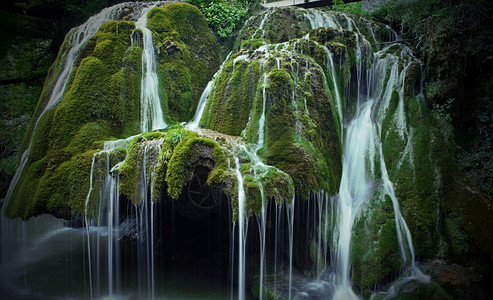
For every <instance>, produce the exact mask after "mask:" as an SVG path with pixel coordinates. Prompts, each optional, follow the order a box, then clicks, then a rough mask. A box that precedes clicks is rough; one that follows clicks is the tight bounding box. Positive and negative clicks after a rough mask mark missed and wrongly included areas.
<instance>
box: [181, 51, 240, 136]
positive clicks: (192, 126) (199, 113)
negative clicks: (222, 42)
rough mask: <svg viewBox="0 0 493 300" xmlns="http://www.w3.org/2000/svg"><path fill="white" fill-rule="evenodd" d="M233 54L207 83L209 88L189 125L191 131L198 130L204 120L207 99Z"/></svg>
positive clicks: (227, 57) (201, 98) (206, 89)
mask: <svg viewBox="0 0 493 300" xmlns="http://www.w3.org/2000/svg"><path fill="white" fill-rule="evenodd" d="M231 53H233V52H229V54H228V55H227V56H226V59H225V60H224V61H223V63H222V64H221V66H220V67H219V69H218V70H217V72H216V73H215V74H214V76H212V79H211V80H210V81H209V82H208V83H207V86H206V87H205V89H204V91H203V92H202V95H201V96H200V100H199V103H198V104H197V109H196V111H195V115H194V117H193V120H192V122H191V123H190V124H188V128H189V129H192V130H193V129H197V128H198V127H199V124H200V119H202V115H203V114H204V109H205V104H206V102H207V99H208V97H209V94H210V93H211V91H212V90H213V89H214V85H215V82H216V78H217V77H218V76H219V74H221V72H222V70H223V67H224V64H225V63H226V62H227V61H228V60H229V57H230V56H231Z"/></svg>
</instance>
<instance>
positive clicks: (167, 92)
mask: <svg viewBox="0 0 493 300" xmlns="http://www.w3.org/2000/svg"><path fill="white" fill-rule="evenodd" d="M147 24H148V25H147V26H148V28H149V29H150V30H151V31H152V32H153V36H154V43H155V45H156V50H157V56H158V64H159V66H158V69H159V77H160V85H161V86H162V87H163V92H162V93H161V95H160V96H161V99H166V101H165V102H166V103H167V115H168V116H169V118H170V119H171V120H173V121H175V122H183V121H190V120H191V119H192V118H193V116H194V113H195V109H196V107H197V103H198V101H199V99H200V95H201V93H202V91H203V90H204V88H205V86H206V85H207V82H208V81H209V80H210V79H211V78H212V75H214V73H215V72H216V70H217V69H218V67H219V64H220V62H221V53H220V51H219V43H218V42H217V41H216V37H215V36H214V34H213V33H212V32H211V30H210V29H209V27H208V25H207V21H206V19H205V18H204V16H203V15H202V14H201V12H200V11H199V10H198V9H197V8H196V7H195V6H193V5H190V4H187V3H170V4H167V5H165V6H163V7H158V8H154V9H152V10H151V11H150V12H149V14H148V23H147ZM162 102H163V101H162Z"/></svg>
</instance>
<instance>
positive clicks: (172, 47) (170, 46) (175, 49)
mask: <svg viewBox="0 0 493 300" xmlns="http://www.w3.org/2000/svg"><path fill="white" fill-rule="evenodd" d="M164 49H165V50H166V52H167V53H168V55H173V54H175V53H181V49H180V47H179V46H178V45H177V44H175V42H173V40H166V41H165V42H164Z"/></svg>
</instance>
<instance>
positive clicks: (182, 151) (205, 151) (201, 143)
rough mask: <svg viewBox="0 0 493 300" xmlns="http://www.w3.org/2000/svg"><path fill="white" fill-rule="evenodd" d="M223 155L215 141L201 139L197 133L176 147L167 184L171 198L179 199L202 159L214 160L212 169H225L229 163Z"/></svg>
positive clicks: (191, 134) (190, 135)
mask: <svg viewBox="0 0 493 300" xmlns="http://www.w3.org/2000/svg"><path fill="white" fill-rule="evenodd" d="M221 153H222V149H221V148H220V146H219V145H218V144H217V143H216V142H215V141H213V140H211V139H204V138H199V137H197V134H196V133H192V132H190V133H189V134H188V135H187V136H186V137H185V138H184V139H183V140H182V141H181V142H180V143H178V145H176V147H175V149H174V151H173V154H172V156H171V158H170V160H169V163H168V169H167V170H166V183H167V185H168V194H169V195H170V196H171V198H173V199H178V197H179V196H180V194H181V192H182V190H183V187H184V186H185V184H186V183H187V182H188V181H190V180H191V179H192V175H193V172H194V169H195V164H197V163H200V162H199V161H200V159H201V158H202V157H204V158H206V159H207V158H208V159H212V160H213V162H214V165H213V168H212V169H215V168H218V169H224V168H225V167H226V166H227V162H226V160H225V156H224V153H223V154H222V155H221ZM212 173H214V171H213V172H212Z"/></svg>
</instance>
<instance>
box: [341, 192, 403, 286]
mask: <svg viewBox="0 0 493 300" xmlns="http://www.w3.org/2000/svg"><path fill="white" fill-rule="evenodd" d="M395 230H396V228H395V219H394V210H393V206H392V201H391V199H390V198H388V197H385V199H383V200H380V199H379V197H378V195H377V197H376V198H374V199H372V200H371V201H370V203H369V206H368V207H367V208H365V210H364V212H362V215H361V217H360V218H359V220H358V221H356V223H355V224H354V229H353V240H352V243H351V245H352V246H351V264H352V280H353V283H354V284H355V285H357V286H359V287H360V288H362V289H371V288H372V286H374V285H375V284H378V283H379V282H381V281H382V279H384V278H386V277H387V276H390V275H391V274H392V273H393V272H395V271H397V270H399V268H400V266H401V257H400V250H399V244H398V242H397V233H396V232H395Z"/></svg>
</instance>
